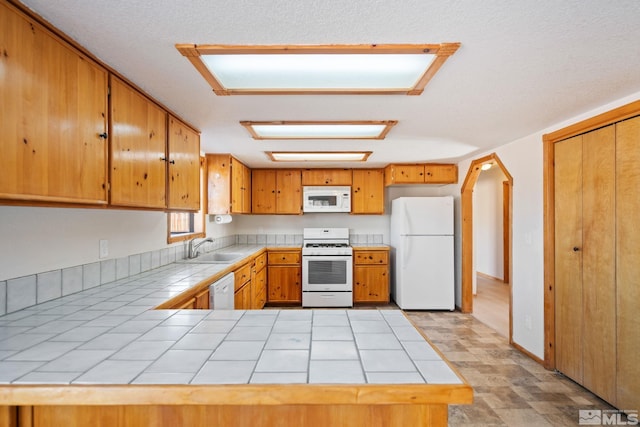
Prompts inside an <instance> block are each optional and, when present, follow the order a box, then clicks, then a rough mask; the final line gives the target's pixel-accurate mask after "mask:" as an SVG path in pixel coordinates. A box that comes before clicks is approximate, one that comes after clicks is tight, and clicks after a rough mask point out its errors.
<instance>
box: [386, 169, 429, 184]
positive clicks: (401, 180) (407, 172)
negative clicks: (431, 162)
mask: <svg viewBox="0 0 640 427" xmlns="http://www.w3.org/2000/svg"><path fill="white" fill-rule="evenodd" d="M392 170H393V183H394V184H424V165H394V166H393V169H392Z"/></svg>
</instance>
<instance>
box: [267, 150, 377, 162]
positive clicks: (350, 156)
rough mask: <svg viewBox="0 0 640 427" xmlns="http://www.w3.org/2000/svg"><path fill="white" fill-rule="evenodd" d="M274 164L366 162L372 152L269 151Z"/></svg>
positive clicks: (268, 153)
mask: <svg viewBox="0 0 640 427" xmlns="http://www.w3.org/2000/svg"><path fill="white" fill-rule="evenodd" d="M266 153H267V155H268V156H269V158H271V160H272V161H274V162H364V161H366V160H367V158H368V157H369V156H370V155H371V151H267V152H266Z"/></svg>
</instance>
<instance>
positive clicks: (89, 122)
mask: <svg viewBox="0 0 640 427" xmlns="http://www.w3.org/2000/svg"><path fill="white" fill-rule="evenodd" d="M0 43H1V44H2V55H0V70H1V71H0V93H1V94H2V95H0V141H1V143H2V150H0V164H2V176H1V178H0V199H13V200H32V201H45V202H70V203H85V204H106V203H107V151H108V147H107V139H106V137H107V135H106V132H107V84H108V80H107V71H106V70H105V69H104V68H102V67H100V66H99V65H98V64H96V63H95V62H93V61H92V60H90V59H89V58H87V57H86V56H84V55H83V54H82V53H80V52H78V51H77V50H75V49H74V48H72V47H71V46H69V45H68V44H66V43H64V42H63V41H62V40H61V39H59V38H58V37H57V36H55V35H54V34H52V33H51V32H49V31H48V30H47V29H45V28H44V27H43V26H41V25H39V24H38V23H36V22H35V21H34V20H33V19H30V18H29V17H27V16H26V15H24V14H23V13H22V12H20V11H18V10H17V9H15V8H14V7H13V6H11V5H9V4H7V3H6V2H3V3H0Z"/></svg>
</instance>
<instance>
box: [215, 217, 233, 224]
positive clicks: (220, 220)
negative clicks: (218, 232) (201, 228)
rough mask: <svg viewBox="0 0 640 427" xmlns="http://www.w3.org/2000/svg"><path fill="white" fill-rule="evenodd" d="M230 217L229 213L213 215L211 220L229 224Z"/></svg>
mask: <svg viewBox="0 0 640 427" xmlns="http://www.w3.org/2000/svg"><path fill="white" fill-rule="evenodd" d="M232 219H233V218H232V217H231V215H215V216H214V217H213V222H215V223H216V224H229V223H230V222H231V220H232Z"/></svg>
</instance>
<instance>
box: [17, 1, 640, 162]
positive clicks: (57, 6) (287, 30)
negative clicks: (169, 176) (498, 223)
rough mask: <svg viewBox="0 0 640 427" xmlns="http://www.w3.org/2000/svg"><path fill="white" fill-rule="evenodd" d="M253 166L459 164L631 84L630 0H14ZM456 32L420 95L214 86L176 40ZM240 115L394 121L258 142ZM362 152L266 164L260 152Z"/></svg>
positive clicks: (634, 74) (404, 39) (324, 40)
mask: <svg viewBox="0 0 640 427" xmlns="http://www.w3.org/2000/svg"><path fill="white" fill-rule="evenodd" d="M23 3H24V4H25V5H27V6H28V7H30V8H32V9H33V10H35V11H36V12H37V13H38V14H40V15H41V16H43V17H44V18H45V19H47V20H48V21H49V22H51V23H52V24H54V25H55V26H56V27H58V28H59V29H61V30H62V31H64V32H65V33H67V34H68V35H69V36H71V37H72V38H74V39H75V40H76V41H77V42H79V43H80V44H81V45H83V46H84V47H85V48H87V49H88V50H89V51H91V52H92V53H93V54H95V55H96V56H97V57H98V58H100V59H101V60H102V61H104V62H105V63H106V64H108V65H109V66H111V67H113V68H114V69H116V70H118V71H119V72H120V73H121V74H122V75H124V76H125V77H126V78H128V79H129V80H131V81H132V82H133V83H135V84H136V85H138V86H139V87H140V88H142V89H143V90H145V91H147V92H148V93H149V94H150V95H151V96H153V97H154V98H155V99H157V100H158V101H159V102H161V103H163V104H164V105H165V106H166V107H168V108H169V109H171V110H172V111H174V112H175V113H176V114H178V115H179V116H181V117H182V118H183V119H185V120H186V121H188V122H189V123H191V124H192V125H194V126H195V127H197V128H198V129H199V130H200V131H201V132H202V139H201V141H202V150H203V151H204V152H224V153H232V154H234V155H236V156H237V157H238V158H239V159H240V160H242V161H243V162H245V163H246V164H247V165H248V166H250V167H290V166H294V167H301V166H302V167H320V166H344V167H380V166H384V165H386V164H388V163H392V162H431V161H433V162H450V161H452V162H457V161H459V160H462V159H465V158H469V157H472V156H473V155H474V154H477V153H479V152H484V151H487V150H490V149H492V148H494V147H498V146H500V145H503V144H505V143H508V142H511V141H514V140H516V139H518V138H520V137H523V136H526V135H530V134H532V133H534V132H536V131H539V130H541V129H544V128H546V127H548V126H551V125H553V124H554V123H558V122H560V121H562V120H565V119H568V118H570V117H573V116H575V115H578V114H580V113H583V112H585V111H588V110H590V109H592V108H595V107H598V106H601V105H603V104H605V103H607V102H610V101H614V100H616V99H619V98H621V97H624V96H627V95H630V94H633V93H635V92H638V91H640V45H639V44H638V40H640V25H639V23H640V1H638V0H614V1H611V2H603V1H602V0H563V1H558V0H537V1H504V0H486V1H475V0H448V1H442V0H440V1H436V0H401V1H389V0H347V1H345V0H322V1H316V0H314V1H312V0H272V1H258V0H253V1H252V0H233V1H221V0H189V1H176V0H56V1H50V0H23ZM443 42H460V43H461V47H460V48H459V49H458V51H457V52H456V53H455V54H454V55H453V56H452V57H450V58H449V59H448V60H447V61H446V62H445V64H444V65H443V66H442V68H441V69H440V71H439V72H438V73H437V74H436V75H435V77H434V78H433V79H432V80H431V81H430V82H429V84H428V85H427V87H426V88H425V91H424V93H423V94H422V95H420V96H407V95H259V96H250V95H238V96H216V95H215V94H214V93H213V91H212V90H211V88H210V86H209V85H208V84H207V82H206V81H205V80H204V79H203V78H202V77H201V75H200V74H199V73H198V72H197V71H196V69H195V68H194V67H193V66H192V65H191V64H190V63H189V61H188V60H187V59H186V58H185V57H183V56H182V55H181V54H180V53H179V52H178V51H177V50H176V48H175V44H177V43H194V44H250V45H270V44H371V43H377V44H394V43H401V44H406V43H443ZM242 120H250V121H265V120H398V124H397V125H396V126H395V127H394V128H393V129H392V130H391V132H390V133H389V134H388V135H387V137H386V139H384V140H381V141H348V140H345V141H313V140H311V141H256V140H253V139H251V137H250V135H249V133H248V132H247V130H246V129H245V128H243V127H242V126H241V125H240V124H239V122H240V121H242ZM291 150H303V151H307V150H308V151H313V150H320V151H327V150H340V151H343V150H370V151H373V154H372V155H371V156H370V157H369V160H368V161H367V162H366V163H343V164H340V165H337V164H326V163H325V164H316V163H297V164H296V163H294V164H282V163H278V164H274V163H272V162H271V161H270V160H269V158H268V157H267V155H266V154H265V153H264V152H265V151H291Z"/></svg>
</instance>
